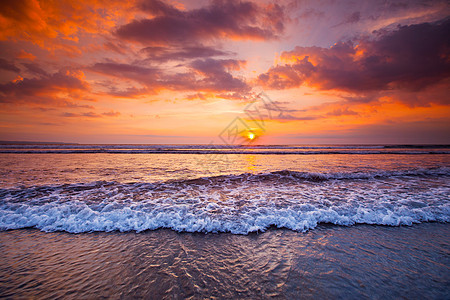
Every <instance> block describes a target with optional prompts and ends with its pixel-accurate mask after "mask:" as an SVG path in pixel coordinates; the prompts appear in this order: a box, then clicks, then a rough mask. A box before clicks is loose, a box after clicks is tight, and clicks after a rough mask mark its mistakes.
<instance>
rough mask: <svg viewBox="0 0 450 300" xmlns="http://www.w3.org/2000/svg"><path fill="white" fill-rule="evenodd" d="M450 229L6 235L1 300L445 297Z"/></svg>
mask: <svg viewBox="0 0 450 300" xmlns="http://www.w3.org/2000/svg"><path fill="white" fill-rule="evenodd" d="M449 235H450V228H449V226H448V225H446V224H438V223H434V224H430V223H429V224H421V225H415V226H412V227H396V228H392V227H380V226H369V225H361V226H354V227H336V226H321V227H319V228H318V229H316V230H314V231H311V232H308V233H297V232H293V231H288V230H270V231H268V232H266V233H264V234H250V235H247V236H243V235H232V234H207V235H205V234H179V233H176V232H173V231H170V230H157V231H150V232H145V233H141V234H136V233H85V234H67V233H61V232H57V233H43V232H39V231H37V230H31V229H28V230H14V231H6V232H0V260H1V262H2V263H1V264H0V297H11V298H34V297H36V298H56V297H74V298H83V299H86V298H99V297H107V298H114V299H118V298H134V297H139V298H175V299H181V298H189V297H193V298H204V297H219V298H255V297H256V298H269V297H276V298H284V297H286V298H349V297H350V298H361V297H363V298H418V297H419V298H440V299H445V298H447V299H448V296H449V294H448V283H449V282H448V278H449V268H448V257H449V254H450V243H449V240H448V236H449Z"/></svg>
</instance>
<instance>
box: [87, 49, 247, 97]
mask: <svg viewBox="0 0 450 300" xmlns="http://www.w3.org/2000/svg"><path fill="white" fill-rule="evenodd" d="M244 64H245V62H244V61H241V60H234V59H223V60H215V59H211V58H209V59H204V60H194V61H192V62H191V63H190V64H189V65H188V66H187V67H189V70H188V71H186V72H184V73H174V74H169V73H167V72H164V71H163V70H161V69H156V68H147V67H142V66H136V65H129V64H119V63H113V62H107V63H97V64H95V65H94V66H92V67H91V70H93V71H95V72H99V73H102V74H106V75H109V76H114V77H117V78H122V79H131V80H134V81H136V82H139V83H141V84H143V85H144V86H145V88H146V90H145V91H146V92H152V91H153V92H155V91H157V90H160V89H169V90H180V91H208V92H239V93H246V92H248V91H250V89H251V88H250V86H248V84H247V83H246V82H245V81H244V80H243V79H239V78H236V77H234V76H233V75H232V74H231V73H230V72H231V71H233V70H239V69H240V68H241V67H242V66H243V65H244ZM136 91H138V92H139V91H140V90H139V89H136V88H130V89H128V90H126V91H117V90H111V92H112V93H113V94H115V95H116V96H129V95H128V94H129V92H131V93H134V92H136ZM124 92H125V93H124Z"/></svg>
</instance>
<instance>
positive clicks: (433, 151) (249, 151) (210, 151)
mask: <svg viewBox="0 0 450 300" xmlns="http://www.w3.org/2000/svg"><path fill="white" fill-rule="evenodd" d="M0 153H1V154H101V153H106V154H211V155H217V154H220V155H222V154H251V155H323V154H331V155H332V154H346V155H349V154H353V155H378V154H384V155H386V154H393V155H398V154H400V155H424V154H427V155H428V154H450V150H447V151H445V150H444V151H443V150H436V149H429V150H424V149H417V150H415V151H411V150H403V149H396V150H385V149H381V150H366V149H363V150H362V149H356V150H347V149H345V150H336V149H332V148H330V149H329V150H314V151H308V150H300V151H299V150H289V151H286V149H283V150H282V151H279V150H276V149H275V150H274V148H270V149H267V150H260V149H258V148H249V149H239V148H217V149H176V148H174V149H172V148H154V149H116V148H113V149H111V148H99V149H95V148H81V149H60V148H58V149H41V148H36V149H0Z"/></svg>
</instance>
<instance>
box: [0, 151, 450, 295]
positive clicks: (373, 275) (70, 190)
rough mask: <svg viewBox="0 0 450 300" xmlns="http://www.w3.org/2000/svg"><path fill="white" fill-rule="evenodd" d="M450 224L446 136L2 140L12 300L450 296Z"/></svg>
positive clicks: (5, 248) (7, 285) (1, 215)
mask: <svg viewBox="0 0 450 300" xmlns="http://www.w3.org/2000/svg"><path fill="white" fill-rule="evenodd" d="M449 221H450V146H443V145H402V146H395V145H338V146H337V145H307V146H305V145H301V146H292V145H289V146H282V145H279V146H240V147H229V146H220V145H79V144H73V145H72V144H62V145H48V144H17V145H13V144H3V145H0V242H1V243H0V252H1V254H0V262H1V264H0V265H1V267H0V278H2V279H0V296H7V297H13V298H14V297H18V298H22V297H25V298H27V297H39V298H54V297H69V296H71V297H77V296H78V297H81V298H91V297H95V296H96V295H97V296H99V297H108V298H109V297H112V298H131V297H146V298H148V297H151V296H152V295H153V296H154V297H156V298H186V297H187V298H189V297H191V298H204V297H218V298H222V297H228V298H229V297H233V298H254V297H260V298H268V297H279V298H293V297H294V298H302V297H303V298H311V297H312V298H315V297H321V298H324V297H325V298H336V297H337V298H361V297H363V298H365V297H366V298H385V297H390V296H393V297H394V298H411V297H412V298H421V297H427V298H441V299H442V298H449V297H450V291H449V286H450V272H449V266H450V264H449V262H450V260H449V255H450V235H449V233H450V230H449V229H450V228H449V225H448V222H449ZM113 274H121V275H113ZM69 283H71V284H69Z"/></svg>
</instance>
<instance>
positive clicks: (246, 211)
mask: <svg viewBox="0 0 450 300" xmlns="http://www.w3.org/2000/svg"><path fill="white" fill-rule="evenodd" d="M449 176H450V169H449V168H445V167H441V168H430V169H414V170H404V171H390V172H387V171H378V172H365V173H307V172H294V171H289V170H282V171H275V172H270V173H264V174H241V175H225V176H212V177H203V178H198V179H193V180H174V181H166V182H153V183H145V182H136V183H118V182H105V181H99V182H91V183H78V184H63V185H52V186H34V187H24V188H15V189H1V190H0V230H8V229H19V228H29V227H32V228H38V229H40V230H43V231H67V232H71V233H80V232H92V231H106V232H110V231H121V232H124V231H136V232H141V231H145V230H155V229H159V228H170V229H173V230H175V231H186V232H231V233H234V234H248V233H249V232H255V231H265V230H266V229H267V228H269V227H271V226H275V227H279V228H287V229H292V230H296V231H306V230H310V229H313V228H315V227H316V226H317V225H318V224H320V223H330V224H336V225H345V226H350V225H354V224H376V225H390V226H399V225H411V224H414V223H421V222H430V221H438V222H449V221H450V199H449V196H448V195H449V194H450V193H449V192H450V186H449V185H448V177H449Z"/></svg>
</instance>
